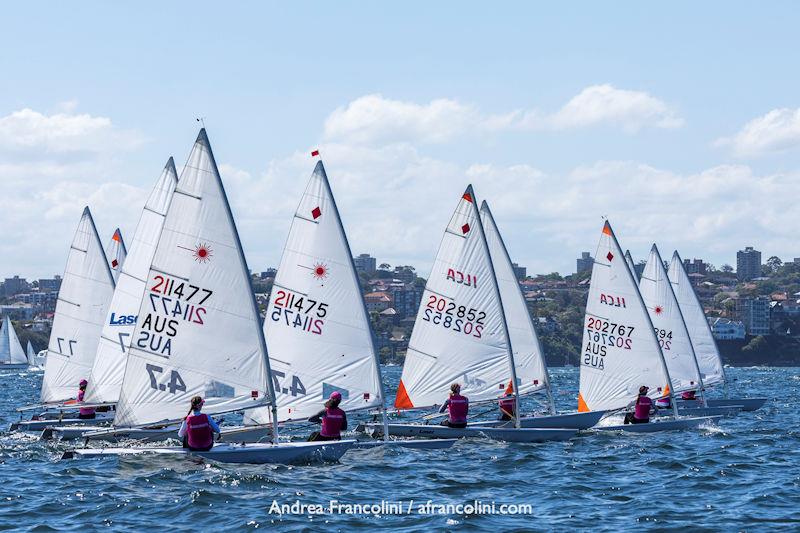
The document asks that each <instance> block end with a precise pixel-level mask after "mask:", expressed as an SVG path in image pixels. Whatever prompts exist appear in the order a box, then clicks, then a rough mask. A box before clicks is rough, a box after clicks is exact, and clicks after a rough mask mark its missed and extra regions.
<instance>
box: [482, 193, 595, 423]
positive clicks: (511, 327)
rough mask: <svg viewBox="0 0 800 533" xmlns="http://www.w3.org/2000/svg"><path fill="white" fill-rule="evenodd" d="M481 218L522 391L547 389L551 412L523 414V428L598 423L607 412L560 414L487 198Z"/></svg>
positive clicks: (530, 320)
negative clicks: (537, 414) (557, 412)
mask: <svg viewBox="0 0 800 533" xmlns="http://www.w3.org/2000/svg"><path fill="white" fill-rule="evenodd" d="M480 214H481V220H482V223H483V229H484V232H485V233H486V242H487V244H488V246H489V253H490V255H491V259H492V265H493V266H494V272H495V275H496V277H497V286H498V288H499V290H500V297H501V299H502V301H503V311H504V314H505V317H506V323H507V324H508V333H509V335H510V337H511V345H512V346H513V347H514V364H515V365H516V373H517V380H518V382H519V394H520V396H523V395H531V394H535V393H541V392H544V393H545V394H546V395H547V405H548V408H549V412H550V414H549V415H547V416H529V417H520V420H519V422H520V426H521V427H535V428H573V429H587V428H589V427H592V426H593V425H595V424H597V422H599V421H600V418H602V416H603V414H605V411H587V412H583V413H581V412H575V413H563V414H556V409H555V402H554V401H553V393H552V390H551V387H550V376H549V374H548V372H547V365H546V363H545V359H544V352H543V351H542V346H541V344H540V343H539V338H538V336H537V335H536V330H535V328H534V326H533V320H532V319H531V315H530V312H529V311H528V306H527V304H526V303H525V296H524V295H523V294H522V289H521V288H520V286H519V283H518V281H517V277H516V275H515V273H514V267H513V265H512V263H511V257H510V255H509V253H508V250H507V248H506V245H505V242H503V237H502V235H501V234H500V230H499V229H498V227H497V224H496V222H495V220H494V217H493V216H492V212H491V210H490V209H489V204H487V203H486V201H485V200H484V201H483V202H482V203H481V209H480ZM478 425H479V426H487V425H488V426H494V427H498V426H510V425H513V423H512V422H511V421H505V422H503V421H491V422H485V421H481V422H473V423H471V424H470V426H478Z"/></svg>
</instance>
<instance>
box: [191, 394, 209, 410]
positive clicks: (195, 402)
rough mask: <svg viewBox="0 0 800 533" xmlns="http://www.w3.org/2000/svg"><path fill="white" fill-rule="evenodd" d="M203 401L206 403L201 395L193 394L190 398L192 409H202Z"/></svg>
mask: <svg viewBox="0 0 800 533" xmlns="http://www.w3.org/2000/svg"><path fill="white" fill-rule="evenodd" d="M204 403H206V401H205V400H204V399H203V397H202V396H195V397H193V398H192V409H202V408H203V404H204Z"/></svg>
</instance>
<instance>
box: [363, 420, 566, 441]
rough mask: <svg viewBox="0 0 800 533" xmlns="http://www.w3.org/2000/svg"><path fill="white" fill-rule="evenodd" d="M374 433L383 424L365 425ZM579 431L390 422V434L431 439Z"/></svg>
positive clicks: (550, 436)
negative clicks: (452, 426) (457, 426)
mask: <svg viewBox="0 0 800 533" xmlns="http://www.w3.org/2000/svg"><path fill="white" fill-rule="evenodd" d="M365 427H366V428H367V429H368V430H369V431H371V432H373V434H374V435H382V434H383V425H382V424H368V425H366V426H365ZM576 433H577V430H575V429H544V428H520V429H517V428H491V427H466V428H451V427H447V426H438V425H433V424H428V425H426V424H389V435H391V436H395V437H426V438H429V439H461V438H468V437H477V438H489V439H493V440H501V441H505V442H545V441H549V440H568V439H570V438H572V437H574V436H575V435H576Z"/></svg>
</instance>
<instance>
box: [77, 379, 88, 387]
mask: <svg viewBox="0 0 800 533" xmlns="http://www.w3.org/2000/svg"><path fill="white" fill-rule="evenodd" d="M88 384H89V382H88V381H86V380H85V379H82V380H81V382H80V383H78V388H80V389H85V388H86V386H87V385H88Z"/></svg>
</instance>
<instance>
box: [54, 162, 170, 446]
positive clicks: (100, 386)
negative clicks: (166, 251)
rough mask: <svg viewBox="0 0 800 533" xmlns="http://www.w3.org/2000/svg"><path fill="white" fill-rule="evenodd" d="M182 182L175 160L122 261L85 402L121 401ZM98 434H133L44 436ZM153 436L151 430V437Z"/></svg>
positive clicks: (77, 432) (69, 433)
mask: <svg viewBox="0 0 800 533" xmlns="http://www.w3.org/2000/svg"><path fill="white" fill-rule="evenodd" d="M177 182H178V177H177V172H176V170H175V162H174V160H173V159H172V158H171V157H170V158H169V160H168V161H167V163H166V165H165V166H164V169H163V170H162V171H161V174H160V175H159V177H158V180H157V181H156V183H155V185H154V187H153V190H152V191H151V193H150V196H149V197H148V199H147V202H145V205H144V209H143V210H142V214H141V217H140V218H139V224H138V225H137V226H136V232H135V233H134V237H133V245H132V247H131V253H130V254H129V255H128V256H127V259H125V258H120V259H118V261H120V264H118V265H117V266H118V267H119V276H118V278H117V284H116V289H115V290H114V295H113V297H112V298H111V303H110V305H109V307H108V312H107V315H106V319H105V322H104V324H103V329H102V332H101V334H100V341H99V343H98V346H97V355H96V357H95V358H94V363H93V365H92V369H91V371H90V373H89V378H88V381H89V385H88V387H87V389H86V396H85V398H84V401H85V402H86V403H90V404H98V405H109V404H116V402H117V400H119V394H120V389H121V388H122V378H123V376H124V374H125V364H126V362H127V357H128V356H127V353H128V348H129V346H130V344H131V339H132V338H133V332H134V328H135V326H136V317H137V315H138V313H139V308H140V307H141V304H142V300H143V298H144V297H145V289H146V281H147V274H148V270H149V268H150V263H151V262H152V260H153V255H154V254H155V251H156V245H157V244H158V238H159V236H160V235H161V228H162V227H163V225H164V217H165V216H166V212H167V207H168V206H169V203H170V201H171V200H172V194H173V192H174V191H175V184H176V183H177ZM114 237H115V239H114V240H112V243H113V242H118V243H119V246H118V248H119V250H124V248H125V246H124V243H123V242H122V236H121V234H120V232H119V230H117V231H116V232H115V233H114ZM112 257H113V256H112ZM112 264H113V262H112ZM142 431H145V430H138V432H139V433H142ZM96 432H100V435H95V436H96V437H101V436H103V437H111V436H113V437H114V438H117V437H120V436H126V437H128V436H130V434H129V433H123V434H121V435H120V434H116V433H113V434H112V435H106V430H105V429H104V428H102V427H98V426H64V425H62V426H60V427H50V428H46V429H45V430H44V432H43V433H42V435H41V436H42V438H45V439H46V438H50V437H53V436H56V437H59V438H62V439H69V438H77V437H84V436H86V435H87V434H90V433H96ZM152 433H153V432H148V434H152ZM157 436H158V437H160V438H163V437H164V434H163V432H159V433H158V434H157Z"/></svg>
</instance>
